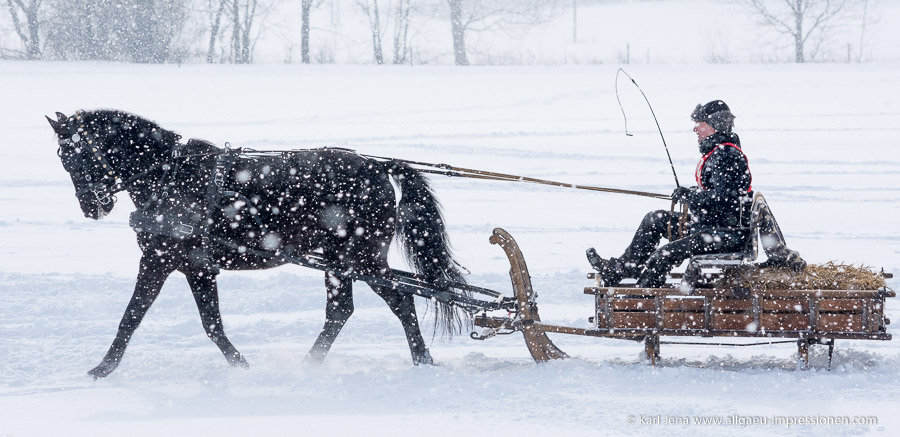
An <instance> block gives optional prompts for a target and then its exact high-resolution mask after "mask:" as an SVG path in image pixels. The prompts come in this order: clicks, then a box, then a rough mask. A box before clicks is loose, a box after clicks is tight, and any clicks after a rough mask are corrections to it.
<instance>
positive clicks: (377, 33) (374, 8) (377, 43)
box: [356, 0, 384, 64]
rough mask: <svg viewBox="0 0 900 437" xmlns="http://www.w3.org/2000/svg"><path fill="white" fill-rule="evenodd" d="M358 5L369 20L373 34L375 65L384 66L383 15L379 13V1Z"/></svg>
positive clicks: (359, 3) (357, 2) (368, 0)
mask: <svg viewBox="0 0 900 437" xmlns="http://www.w3.org/2000/svg"><path fill="white" fill-rule="evenodd" d="M356 4H358V5H359V7H360V8H362V10H363V12H365V13H366V16H367V17H368V18H369V30H370V31H371V32H372V53H374V57H375V63H376V64H384V54H383V51H382V49H381V34H382V31H381V15H380V13H379V11H378V0H357V1H356Z"/></svg>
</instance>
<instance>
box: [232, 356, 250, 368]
mask: <svg viewBox="0 0 900 437" xmlns="http://www.w3.org/2000/svg"><path fill="white" fill-rule="evenodd" d="M231 366H232V367H240V368H241V369H249V368H250V363H248V362H247V360H245V359H244V357H243V356H241V355H238V356H237V358H235V359H233V360H231Z"/></svg>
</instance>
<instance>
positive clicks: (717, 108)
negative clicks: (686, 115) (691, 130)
mask: <svg viewBox="0 0 900 437" xmlns="http://www.w3.org/2000/svg"><path fill="white" fill-rule="evenodd" d="M691 120H693V121H695V122H698V123H699V122H706V123H708V124H709V125H710V126H712V127H713V129H715V130H716V131H717V132H724V133H731V130H732V129H733V128H734V114H732V113H731V109H729V108H728V105H726V104H725V102H723V101H721V100H713V101H711V102H709V103H707V104H705V105H697V107H696V108H694V112H692V113H691Z"/></svg>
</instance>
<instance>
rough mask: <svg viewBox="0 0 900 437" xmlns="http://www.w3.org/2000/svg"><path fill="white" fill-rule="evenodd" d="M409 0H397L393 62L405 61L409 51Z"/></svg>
mask: <svg viewBox="0 0 900 437" xmlns="http://www.w3.org/2000/svg"><path fill="white" fill-rule="evenodd" d="M409 1H410V0H399V1H398V2H397V9H396V11H395V17H396V20H395V25H394V64H403V63H406V60H407V54H408V53H409V39H408V38H409V12H410V9H411V8H410V5H409Z"/></svg>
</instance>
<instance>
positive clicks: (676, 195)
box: [672, 187, 694, 203]
mask: <svg viewBox="0 0 900 437" xmlns="http://www.w3.org/2000/svg"><path fill="white" fill-rule="evenodd" d="M692 197H694V190H693V189H692V188H689V187H678V188H676V189H675V191H673V192H672V200H673V201H675V202H678V203H687V202H689V201H690V200H691V198H692Z"/></svg>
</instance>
